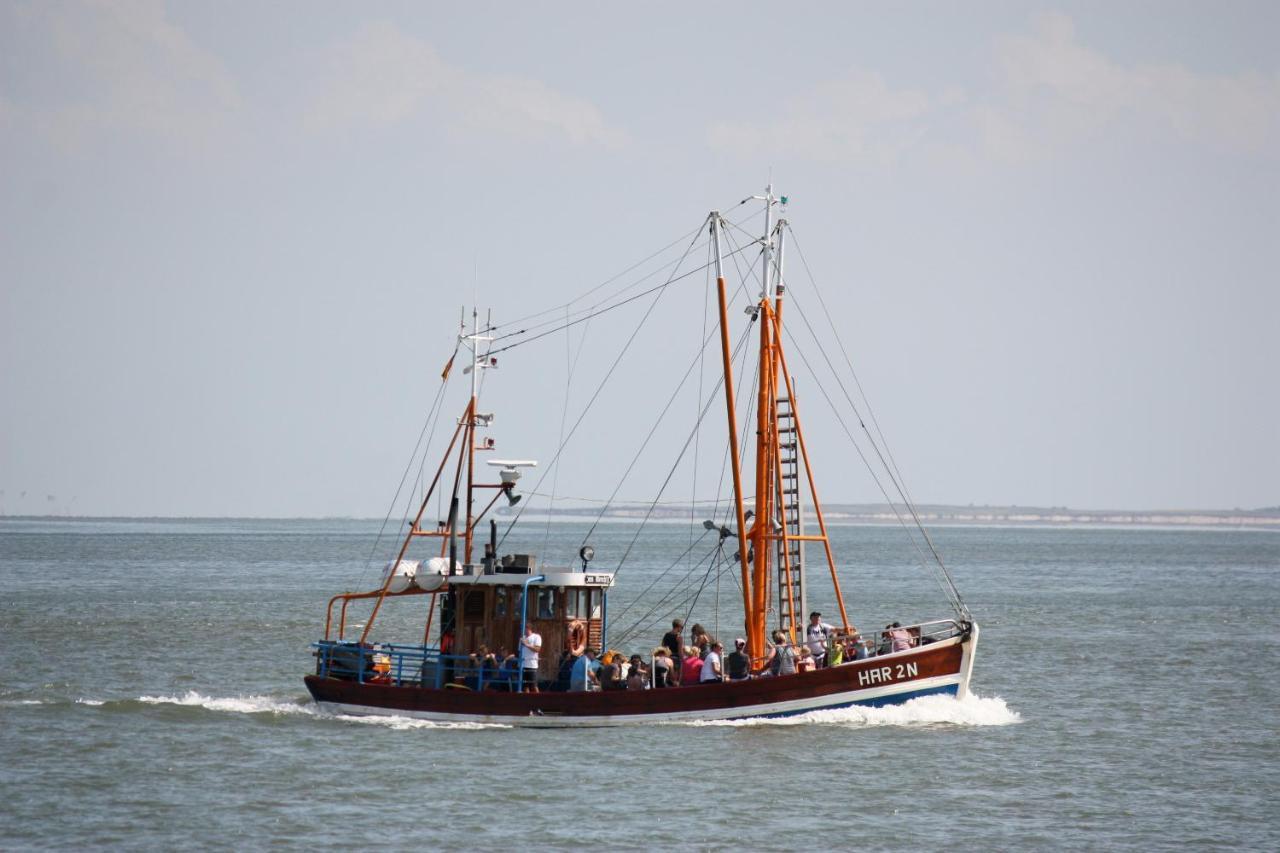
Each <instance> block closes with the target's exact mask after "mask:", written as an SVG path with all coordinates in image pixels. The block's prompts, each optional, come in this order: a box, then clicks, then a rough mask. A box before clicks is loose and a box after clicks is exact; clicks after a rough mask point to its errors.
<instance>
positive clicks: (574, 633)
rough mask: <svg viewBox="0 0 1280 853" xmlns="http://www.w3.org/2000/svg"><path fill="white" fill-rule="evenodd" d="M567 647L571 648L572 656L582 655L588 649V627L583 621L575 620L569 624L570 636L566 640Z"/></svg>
mask: <svg viewBox="0 0 1280 853" xmlns="http://www.w3.org/2000/svg"><path fill="white" fill-rule="evenodd" d="M565 645H566V646H568V647H569V652H570V654H572V655H574V656H575V657H576V656H577V655H580V654H582V653H583V652H584V651H586V648H587V626H586V623H584V622H583V621H582V620H581V619H574V620H573V621H572V622H570V623H569V635H568V636H567V637H566V638H565Z"/></svg>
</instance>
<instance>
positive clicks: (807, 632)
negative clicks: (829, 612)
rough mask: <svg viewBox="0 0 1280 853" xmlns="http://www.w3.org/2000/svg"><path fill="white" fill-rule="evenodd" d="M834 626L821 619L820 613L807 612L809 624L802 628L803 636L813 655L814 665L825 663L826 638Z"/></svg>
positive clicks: (824, 664)
mask: <svg viewBox="0 0 1280 853" xmlns="http://www.w3.org/2000/svg"><path fill="white" fill-rule="evenodd" d="M835 629H836V628H835V626H834V625H828V624H827V623H826V622H823V621H822V614H821V613H819V612H818V611H816V610H815V611H813V612H812V613H810V614H809V625H808V626H807V627H806V628H805V629H804V638H805V641H806V643H807V645H808V646H809V653H810V654H812V655H813V663H814V666H826V665H827V638H828V637H830V636H831V632H832V631H834V630H835Z"/></svg>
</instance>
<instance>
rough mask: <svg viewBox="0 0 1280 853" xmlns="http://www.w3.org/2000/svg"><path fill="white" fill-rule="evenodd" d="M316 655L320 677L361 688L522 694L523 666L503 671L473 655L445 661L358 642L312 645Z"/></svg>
mask: <svg viewBox="0 0 1280 853" xmlns="http://www.w3.org/2000/svg"><path fill="white" fill-rule="evenodd" d="M312 648H314V649H315V650H316V652H315V655H316V675H319V676H320V677H321V678H337V679H342V680H344V681H355V682H358V683H360V684H389V685H393V686H396V687H410V686H412V687H435V688H443V687H445V686H446V685H457V686H462V687H467V688H470V689H471V690H485V689H488V688H496V689H508V690H509V689H511V688H512V686H513V685H516V686H517V687H516V689H519V687H518V685H519V684H520V680H521V675H520V672H519V666H518V665H517V666H516V667H515V668H514V669H508V670H503V669H501V667H500V666H496V667H495V666H494V665H492V664H490V665H489V666H485V664H484V661H478V660H476V658H474V657H473V656H471V655H442V654H440V650H439V649H438V648H435V647H434V646H420V645H405V644H401V643H379V644H376V645H371V644H368V643H365V644H363V645H361V644H360V643H357V642H354V641H332V640H327V641H322V642H318V643H312Z"/></svg>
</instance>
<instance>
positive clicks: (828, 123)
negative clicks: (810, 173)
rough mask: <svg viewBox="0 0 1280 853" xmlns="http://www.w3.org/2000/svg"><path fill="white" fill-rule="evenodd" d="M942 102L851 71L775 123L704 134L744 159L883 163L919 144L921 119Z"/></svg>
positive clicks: (721, 126)
mask: <svg viewBox="0 0 1280 853" xmlns="http://www.w3.org/2000/svg"><path fill="white" fill-rule="evenodd" d="M944 100H946V99H945V98H943V97H942V96H936V97H935V96H931V95H929V94H927V93H925V92H922V91H919V90H916V89H893V88H891V87H890V86H889V85H888V84H887V83H886V82H885V80H884V78H883V77H881V76H880V75H879V74H876V73H874V72H870V71H856V70H855V71H851V72H849V73H848V74H847V75H845V76H844V77H842V78H841V79H838V80H832V81H829V82H826V83H823V84H822V85H820V86H818V87H817V88H816V89H814V90H813V91H812V92H809V93H808V94H806V95H803V96H801V97H799V98H797V99H795V100H793V101H792V102H790V103H789V104H787V105H786V106H785V108H784V112H783V115H782V116H780V117H779V119H778V121H777V122H776V123H770V124H767V125H759V124H754V123H751V122H727V121H721V122H716V123H714V124H713V125H712V126H711V128H710V130H709V131H708V138H709V141H710V143H711V145H712V147H713V148H717V149H719V150H722V151H727V152H731V153H734V154H737V155H740V156H742V157H744V158H747V159H753V158H757V157H759V156H761V155H765V154H768V153H769V152H772V151H786V152H789V153H790V154H793V155H796V156H800V157H806V158H809V159H813V160H843V159H868V158H869V159H872V160H876V161H879V162H886V161H892V160H894V159H896V158H897V157H898V155H899V154H901V153H902V152H903V151H904V150H905V149H907V148H909V147H911V146H912V145H914V144H917V143H919V141H920V138H921V135H922V134H923V133H924V132H925V120H926V119H927V118H928V117H929V116H930V115H931V114H932V113H933V112H934V111H935V110H937V109H938V108H939V107H940V106H942V104H943V101H944Z"/></svg>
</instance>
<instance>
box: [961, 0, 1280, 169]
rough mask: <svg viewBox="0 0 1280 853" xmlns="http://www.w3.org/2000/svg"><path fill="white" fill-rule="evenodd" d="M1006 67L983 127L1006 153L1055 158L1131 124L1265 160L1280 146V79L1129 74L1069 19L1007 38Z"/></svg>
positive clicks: (1162, 69)
mask: <svg viewBox="0 0 1280 853" xmlns="http://www.w3.org/2000/svg"><path fill="white" fill-rule="evenodd" d="M996 61H997V64H998V66H999V69H1000V72H1001V81H1002V84H1003V91H1002V92H1001V93H999V94H998V95H997V99H996V100H995V101H994V102H993V103H992V104H990V105H988V106H985V107H984V108H983V109H982V112H981V114H980V119H981V121H982V122H983V125H984V127H986V128H987V129H988V130H990V131H991V132H992V133H993V134H994V137H993V138H992V139H991V140H989V141H991V142H993V144H994V145H995V149H996V150H997V151H999V150H1002V149H1003V148H1004V146H1005V145H1008V144H1010V143H1011V142H1012V141H1013V139H1014V137H1017V138H1018V143H1017V144H1020V145H1029V146H1032V147H1033V148H1034V149H1037V150H1041V151H1043V150H1046V149H1053V148H1057V147H1061V146H1062V145H1064V144H1073V143H1076V142H1079V141H1081V140H1083V139H1087V138H1090V137H1094V136H1097V135H1099V134H1101V133H1104V132H1106V131H1108V130H1110V129H1112V128H1114V127H1116V126H1117V125H1119V124H1122V123H1123V124H1133V125H1137V126H1140V127H1145V128H1147V129H1149V130H1151V131H1154V132H1155V133H1157V134H1167V135H1171V136H1175V137H1178V138H1181V139H1183V140H1187V141H1193V142H1198V143H1203V144H1207V145H1210V146H1213V147H1216V148H1219V149H1223V150H1228V151H1245V152H1257V151H1262V150H1265V149H1267V148H1268V147H1270V146H1272V145H1274V144H1275V142H1276V141H1277V137H1280V76H1277V75H1264V74H1259V73H1243V74H1235V75H1226V74H1197V73H1196V72H1193V71H1191V70H1190V69H1188V68H1185V67H1183V66H1180V65H1174V64H1141V65H1131V66H1126V65H1124V64H1122V63H1119V62H1117V61H1115V60H1113V59H1110V58H1108V57H1107V56H1105V55H1103V54H1102V53H1100V52H1098V51H1095V50H1092V49H1090V48H1088V47H1086V46H1085V45H1082V44H1080V42H1079V41H1078V40H1077V39H1076V32H1075V25H1074V24H1073V23H1072V21H1071V19H1070V18H1068V17H1067V16H1066V15H1063V14H1061V13H1049V14H1045V15H1042V16H1040V17H1039V18H1038V19H1037V21H1036V26H1035V28H1034V31H1033V32H1031V33H1026V34H1017V35H1009V36H1004V37H1003V38H1001V39H999V40H998V42H997V47H996Z"/></svg>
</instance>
